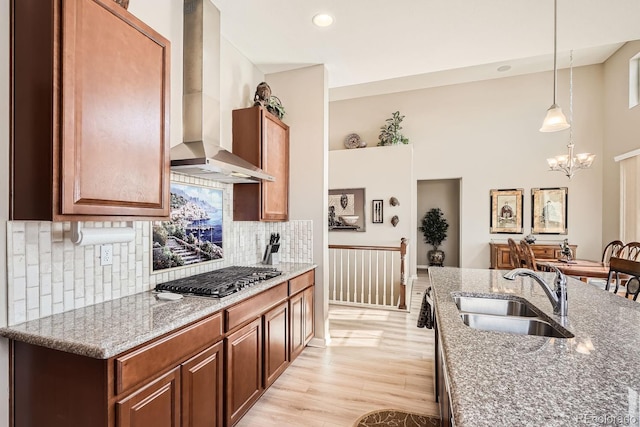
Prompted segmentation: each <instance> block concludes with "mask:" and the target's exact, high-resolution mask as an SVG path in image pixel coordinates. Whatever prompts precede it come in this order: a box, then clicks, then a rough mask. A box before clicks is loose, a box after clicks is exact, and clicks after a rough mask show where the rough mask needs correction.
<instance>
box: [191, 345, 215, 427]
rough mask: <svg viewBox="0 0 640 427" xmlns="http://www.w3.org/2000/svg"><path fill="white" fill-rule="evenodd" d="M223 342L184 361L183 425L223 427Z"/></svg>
mask: <svg viewBox="0 0 640 427" xmlns="http://www.w3.org/2000/svg"><path fill="white" fill-rule="evenodd" d="M222 350H223V342H222V341H220V342H219V343H217V344H215V345H213V346H211V347H209V348H208V349H206V350H204V351H203V352H201V353H199V354H198V355H196V356H194V357H192V358H191V359H189V360H187V361H186V362H184V363H183V364H182V372H181V376H182V427H223V426H224V418H223V407H222V393H223V391H222V385H223V382H222V378H223V351H222Z"/></svg>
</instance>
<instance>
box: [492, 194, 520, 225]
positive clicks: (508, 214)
mask: <svg viewBox="0 0 640 427" xmlns="http://www.w3.org/2000/svg"><path fill="white" fill-rule="evenodd" d="M489 200H490V205H491V223H490V233H492V234H497V233H509V234H520V233H522V204H523V201H524V190H523V189H522V188H512V189H508V190H490V191H489Z"/></svg>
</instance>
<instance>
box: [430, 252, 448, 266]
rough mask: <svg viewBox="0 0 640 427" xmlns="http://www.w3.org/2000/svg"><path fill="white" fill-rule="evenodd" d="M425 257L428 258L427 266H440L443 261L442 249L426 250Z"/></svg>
mask: <svg viewBox="0 0 640 427" xmlns="http://www.w3.org/2000/svg"><path fill="white" fill-rule="evenodd" d="M427 257H428V258H429V266H432V265H435V266H439V267H442V265H443V263H444V251H441V250H440V249H432V250H430V251H429V252H427Z"/></svg>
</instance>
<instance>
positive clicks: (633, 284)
mask: <svg viewBox="0 0 640 427" xmlns="http://www.w3.org/2000/svg"><path fill="white" fill-rule="evenodd" d="M621 274H622V275H623V278H622V279H621V277H620V275H621ZM614 276H615V289H614V290H613V293H614V294H617V293H618V286H619V285H620V281H621V280H624V281H625V282H626V288H627V289H626V292H625V298H629V297H632V298H633V300H634V301H635V300H637V299H638V294H639V293H640V261H633V260H629V259H624V258H617V257H611V259H610V261H609V277H608V278H607V286H606V288H605V290H606V291H608V290H609V287H610V286H611V285H612V284H613V283H614V282H613V279H614Z"/></svg>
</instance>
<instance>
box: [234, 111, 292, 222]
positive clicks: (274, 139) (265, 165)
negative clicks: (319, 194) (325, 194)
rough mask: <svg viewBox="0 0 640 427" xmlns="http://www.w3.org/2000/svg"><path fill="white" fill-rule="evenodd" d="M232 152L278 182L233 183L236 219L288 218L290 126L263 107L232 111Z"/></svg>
mask: <svg viewBox="0 0 640 427" xmlns="http://www.w3.org/2000/svg"><path fill="white" fill-rule="evenodd" d="M232 117H233V153H234V154H235V155H237V156H240V157H242V158H243V159H245V160H246V161H248V162H249V163H251V164H254V165H256V166H258V167H259V168H260V169H262V170H263V171H265V172H266V173H268V174H269V175H272V176H273V177H274V178H275V181H273V182H270V181H262V182H260V183H258V184H234V185H233V219H234V221H288V220H289V126H287V125H286V124H284V123H282V121H280V119H278V118H277V117H276V116H274V115H272V114H271V113H269V112H267V110H265V109H264V108H262V107H250V108H243V109H239V110H233V112H232Z"/></svg>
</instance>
